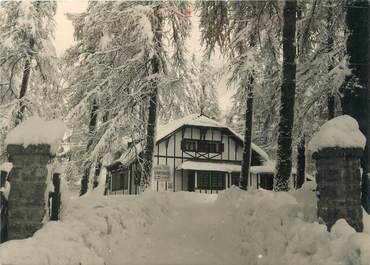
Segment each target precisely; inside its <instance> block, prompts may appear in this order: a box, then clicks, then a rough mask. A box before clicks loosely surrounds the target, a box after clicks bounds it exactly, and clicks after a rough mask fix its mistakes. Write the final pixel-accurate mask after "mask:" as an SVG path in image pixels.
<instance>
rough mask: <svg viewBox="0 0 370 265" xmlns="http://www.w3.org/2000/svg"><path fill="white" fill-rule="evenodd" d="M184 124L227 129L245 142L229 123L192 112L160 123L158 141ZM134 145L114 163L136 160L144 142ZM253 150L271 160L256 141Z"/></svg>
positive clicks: (266, 159) (127, 162)
mask: <svg viewBox="0 0 370 265" xmlns="http://www.w3.org/2000/svg"><path fill="white" fill-rule="evenodd" d="M183 126H195V127H211V128H220V129H225V130H227V131H229V133H231V134H232V135H233V136H234V137H235V138H236V139H238V140H239V141H240V142H241V143H242V142H244V139H243V137H242V136H241V135H240V134H238V133H237V132H235V131H234V130H233V129H231V128H230V127H228V126H227V125H225V124H223V123H220V122H218V121H216V120H213V119H210V118H208V117H207V116H204V115H199V114H191V115H188V116H185V117H183V118H180V119H177V120H174V121H172V122H170V123H168V124H166V125H159V126H158V130H157V135H156V143H158V142H160V141H161V140H163V139H164V138H166V137H168V136H170V135H171V134H172V133H174V132H176V131H177V130H179V129H180V128H182V127H183ZM134 147H135V148H129V149H128V150H127V151H126V152H124V153H123V154H122V156H121V157H120V158H119V159H118V160H116V161H114V162H113V163H117V162H120V163H122V164H123V165H128V164H130V163H131V162H132V161H134V160H135V159H136V157H137V156H138V154H140V153H141V152H142V150H143V144H142V143H138V144H136V145H135V146H134ZM252 150H253V151H255V152H256V153H257V154H258V155H260V156H261V157H262V159H264V160H265V161H268V160H269V156H268V154H267V153H266V152H265V151H263V150H262V149H261V148H260V147H259V146H257V145H256V144H254V143H252Z"/></svg>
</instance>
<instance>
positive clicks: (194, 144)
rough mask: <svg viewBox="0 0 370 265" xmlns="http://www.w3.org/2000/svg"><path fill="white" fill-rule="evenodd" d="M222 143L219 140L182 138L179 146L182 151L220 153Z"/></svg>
mask: <svg viewBox="0 0 370 265" xmlns="http://www.w3.org/2000/svg"><path fill="white" fill-rule="evenodd" d="M223 147H224V146H223V143H222V142H220V141H207V140H194V139H183V140H182V143H181V148H182V150H183V151H190V152H202V153H222V152H223Z"/></svg>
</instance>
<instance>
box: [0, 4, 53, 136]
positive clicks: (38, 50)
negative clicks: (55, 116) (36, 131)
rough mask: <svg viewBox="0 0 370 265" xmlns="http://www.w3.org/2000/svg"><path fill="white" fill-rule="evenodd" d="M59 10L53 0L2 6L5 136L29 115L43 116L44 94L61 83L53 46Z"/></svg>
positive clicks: (0, 72)
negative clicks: (55, 23) (37, 114)
mask: <svg viewBox="0 0 370 265" xmlns="http://www.w3.org/2000/svg"><path fill="white" fill-rule="evenodd" d="M56 7H57V4H56V2H49V1H3V2H1V3H0V36H1V40H2V41H1V42H0V84H1V85H0V94H1V106H0V111H1V113H2V117H1V119H2V122H1V127H2V128H1V131H2V135H3V136H4V134H5V133H6V132H7V131H8V129H9V128H11V127H13V126H15V125H16V124H18V123H19V122H20V121H21V120H22V119H23V118H24V116H25V115H26V114H27V113H34V112H38V113H39V114H41V115H42V114H43V113H42V112H43V110H44V108H43V107H42V106H41V105H42V104H40V95H41V94H43V92H44V91H46V90H48V91H49V90H52V89H54V88H55V87H56V86H57V84H58V81H59V79H58V73H59V72H58V69H57V60H56V53H55V49H54V47H53V44H52V39H53V32H54V15H55V12H56ZM40 107H41V108H40ZM40 112H41V113H40Z"/></svg>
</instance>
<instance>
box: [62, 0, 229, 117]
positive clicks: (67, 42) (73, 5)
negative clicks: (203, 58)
mask: <svg viewBox="0 0 370 265" xmlns="http://www.w3.org/2000/svg"><path fill="white" fill-rule="evenodd" d="M87 4H88V1H87V0H78V1H76V0H75V1H73V0H62V1H58V10H57V14H56V17H55V20H56V30H55V48H56V50H57V54H58V55H60V54H62V53H63V51H64V50H65V49H67V48H68V47H70V46H71V45H73V43H74V40H73V26H72V23H71V21H69V20H68V19H67V17H66V16H65V14H66V13H80V12H83V11H84V10H86V7H87ZM191 20H192V25H193V30H192V33H191V36H190V39H189V41H188V43H187V46H188V50H189V52H192V53H195V54H199V55H200V54H201V52H202V47H201V45H200V32H199V30H198V24H199V18H198V17H197V16H193V17H192V18H191ZM213 64H215V67H222V64H223V63H222V60H221V59H219V58H216V59H213ZM216 89H217V93H218V100H219V105H220V108H221V110H222V111H223V112H224V111H227V109H228V108H229V107H230V105H231V99H230V98H231V96H232V91H229V90H228V89H227V88H226V81H225V78H223V79H222V80H220V81H219V82H218V84H217V88H216Z"/></svg>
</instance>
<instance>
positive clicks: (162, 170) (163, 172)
mask: <svg viewBox="0 0 370 265" xmlns="http://www.w3.org/2000/svg"><path fill="white" fill-rule="evenodd" d="M154 180H157V181H170V167H169V166H168V165H156V166H154Z"/></svg>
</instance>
